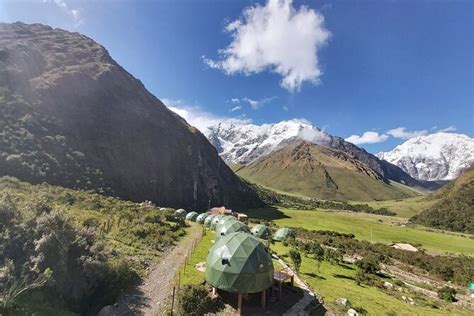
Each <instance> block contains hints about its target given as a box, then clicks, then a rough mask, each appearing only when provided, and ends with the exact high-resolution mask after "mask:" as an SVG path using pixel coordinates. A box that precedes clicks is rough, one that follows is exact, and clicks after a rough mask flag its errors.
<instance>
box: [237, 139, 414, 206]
mask: <svg viewBox="0 0 474 316" xmlns="http://www.w3.org/2000/svg"><path fill="white" fill-rule="evenodd" d="M235 171H236V173H237V174H238V175H239V176H241V177H243V178H244V179H246V180H247V181H250V182H254V183H257V184H260V185H264V186H266V187H271V188H273V189H276V190H278V191H283V192H288V193H292V194H297V195H302V196H307V197H311V198H317V199H323V200H339V201H348V200H357V201H369V200H383V199H398V198H403V197H409V196H413V195H415V193H414V192H410V193H409V192H407V191H403V190H401V189H399V188H398V187H395V186H392V185H390V184H389V183H386V182H385V181H384V178H383V177H382V176H381V175H380V174H379V173H378V172H376V171H374V170H373V169H372V168H370V167H369V166H367V165H366V164H365V163H363V162H361V161H360V160H358V159H357V158H355V157H354V156H352V155H350V154H348V153H346V152H343V151H339V150H336V149H332V148H330V147H327V146H322V145H317V144H314V143H312V142H309V141H304V140H299V141H294V142H291V143H289V144H288V145H286V146H284V147H282V148H279V149H277V150H275V151H273V152H272V153H270V154H268V155H265V156H262V157H260V158H259V159H257V160H254V161H253V162H251V163H249V164H247V165H242V166H240V167H239V168H236V169H235Z"/></svg>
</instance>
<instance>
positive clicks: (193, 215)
mask: <svg viewBox="0 0 474 316" xmlns="http://www.w3.org/2000/svg"><path fill="white" fill-rule="evenodd" d="M198 216H199V214H198V213H196V212H189V213H188V214H187V215H186V219H187V220H189V221H193V222H195V221H196V219H197V217H198Z"/></svg>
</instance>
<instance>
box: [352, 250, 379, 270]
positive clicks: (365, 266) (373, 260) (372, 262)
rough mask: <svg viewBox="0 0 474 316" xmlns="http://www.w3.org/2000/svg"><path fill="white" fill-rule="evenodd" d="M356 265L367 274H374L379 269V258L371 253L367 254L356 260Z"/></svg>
mask: <svg viewBox="0 0 474 316" xmlns="http://www.w3.org/2000/svg"><path fill="white" fill-rule="evenodd" d="M357 267H358V268H359V269H360V270H362V271H363V272H364V273H369V274H376V273H377V272H378V271H379V270H380V264H379V260H378V258H377V257H376V256H374V255H372V254H369V255H367V256H365V257H364V258H363V259H362V260H359V261H357Z"/></svg>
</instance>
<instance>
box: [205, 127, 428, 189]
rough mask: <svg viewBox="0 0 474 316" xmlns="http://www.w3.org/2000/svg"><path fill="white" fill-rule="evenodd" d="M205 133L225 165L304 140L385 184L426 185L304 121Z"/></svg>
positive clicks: (224, 128)
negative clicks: (350, 160) (342, 155)
mask: <svg viewBox="0 0 474 316" xmlns="http://www.w3.org/2000/svg"><path fill="white" fill-rule="evenodd" d="M204 135H205V136H206V137H207V138H208V139H209V140H210V142H211V144H213V145H214V147H216V149H217V150H218V152H219V154H220V156H221V157H222V158H223V159H224V161H226V162H227V163H228V164H235V163H239V164H249V163H251V162H253V161H255V160H257V159H258V158H261V157H263V156H265V155H268V154H270V153H272V152H274V151H276V150H278V149H279V148H282V147H284V146H286V145H288V144H289V143H292V142H297V141H299V140H305V141H309V142H312V143H315V144H317V145H322V146H326V147H329V148H332V149H335V150H340V151H343V152H346V153H348V154H350V155H352V156H354V157H355V158H357V159H358V160H359V161H361V162H363V163H365V164H366V165H368V166H369V167H370V168H372V169H373V170H374V171H376V172H377V173H379V174H380V175H381V177H382V178H383V180H384V181H385V182H386V183H389V182H390V181H396V182H400V183H402V184H405V185H408V186H413V187H426V186H427V184H424V183H421V182H419V181H417V180H416V179H413V178H412V177H411V176H410V175H408V174H407V173H406V172H404V171H403V170H402V169H400V168H399V167H398V166H395V165H393V164H391V163H389V162H387V161H384V160H380V159H379V158H377V157H376V156H375V155H373V154H371V153H368V152H367V151H366V150H364V149H363V148H360V147H357V146H356V145H354V144H352V143H349V142H347V141H345V140H344V139H343V138H341V137H338V136H333V135H330V134H329V133H327V132H325V131H323V130H321V129H320V128H318V127H315V126H313V125H312V124H311V123H309V122H307V121H305V120H297V119H294V120H288V121H281V122H279V123H274V124H263V125H255V124H234V123H225V122H222V123H219V124H217V125H214V126H210V127H208V128H207V130H206V131H204Z"/></svg>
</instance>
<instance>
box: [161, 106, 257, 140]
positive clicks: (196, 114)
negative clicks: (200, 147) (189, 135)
mask: <svg viewBox="0 0 474 316" xmlns="http://www.w3.org/2000/svg"><path fill="white" fill-rule="evenodd" d="M161 101H163V103H164V104H165V105H166V106H167V107H168V108H169V109H170V110H171V111H173V112H175V113H176V114H178V115H179V116H181V117H182V118H184V119H185V120H186V121H187V122H188V123H189V124H191V125H192V126H194V127H196V128H197V129H198V130H200V131H201V132H203V133H204V132H205V131H206V130H207V128H208V127H209V126H213V125H216V124H218V123H221V122H224V123H233V124H248V123H251V122H252V120H250V119H246V118H239V117H227V116H219V115H215V114H212V113H208V112H205V111H203V110H202V109H201V108H200V107H199V106H196V105H189V104H187V103H186V102H184V101H183V100H173V99H166V98H163V99H161Z"/></svg>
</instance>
